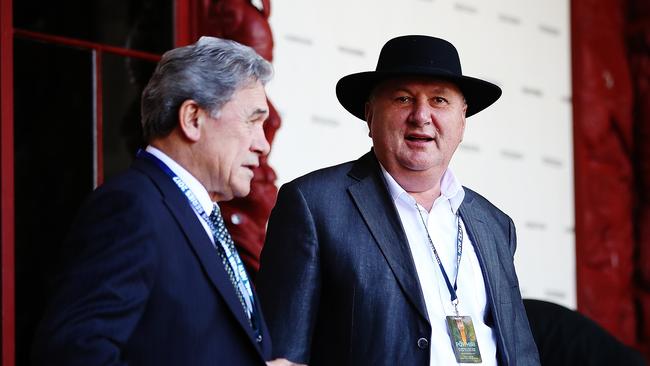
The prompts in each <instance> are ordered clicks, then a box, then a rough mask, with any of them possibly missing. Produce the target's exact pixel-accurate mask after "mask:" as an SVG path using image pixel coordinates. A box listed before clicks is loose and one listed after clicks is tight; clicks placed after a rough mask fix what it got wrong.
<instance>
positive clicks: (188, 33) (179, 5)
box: [174, 0, 196, 47]
mask: <svg viewBox="0 0 650 366" xmlns="http://www.w3.org/2000/svg"><path fill="white" fill-rule="evenodd" d="M193 3H195V1H193V0H176V4H175V10H176V11H175V12H174V14H175V17H174V47H181V46H185V45H188V44H190V43H192V33H193V32H192V28H193V26H192V24H193V23H192V22H191V21H190V15H191V14H194V12H193V9H194V8H196V5H194V4H193ZM194 28H196V25H194Z"/></svg>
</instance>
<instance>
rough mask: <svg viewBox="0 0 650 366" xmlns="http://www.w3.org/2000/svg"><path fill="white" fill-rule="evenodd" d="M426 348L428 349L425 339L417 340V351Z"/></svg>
mask: <svg viewBox="0 0 650 366" xmlns="http://www.w3.org/2000/svg"><path fill="white" fill-rule="evenodd" d="M428 347H429V341H427V339H426V338H420V339H418V348H419V349H427V348H428Z"/></svg>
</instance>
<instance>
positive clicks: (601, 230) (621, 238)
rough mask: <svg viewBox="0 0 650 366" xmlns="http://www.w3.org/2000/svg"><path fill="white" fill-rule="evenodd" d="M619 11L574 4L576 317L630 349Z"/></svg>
mask: <svg viewBox="0 0 650 366" xmlns="http://www.w3.org/2000/svg"><path fill="white" fill-rule="evenodd" d="M624 5H625V3H624V2H622V1H619V0H576V1H572V2H571V14H572V18H571V23H572V32H571V33H572V57H573V62H572V63H573V64H572V69H573V114H574V117H573V118H574V130H573V132H574V158H575V159H574V169H575V200H576V201H575V212H576V260H577V263H576V277H577V300H578V309H579V310H580V311H581V312H582V313H584V314H585V315H587V316H588V317H590V318H592V319H594V320H595V321H596V322H598V323H599V324H600V325H602V326H603V327H604V328H605V329H607V330H608V331H609V332H610V333H612V334H613V335H614V336H616V337H617V338H618V339H619V340H621V341H623V342H624V343H626V344H628V345H635V344H636V342H637V335H636V330H637V327H636V326H637V318H636V315H637V314H636V310H635V302H634V279H633V274H634V227H633V223H634V218H633V212H634V203H635V198H636V197H635V193H634V188H635V186H634V185H635V182H634V180H635V177H634V169H633V164H632V161H631V153H632V151H633V148H634V143H633V130H632V127H633V117H632V103H633V94H632V86H631V81H630V74H629V69H628V59H627V54H626V46H625V41H624V40H625V37H624V34H625V13H624V10H625V9H624Z"/></svg>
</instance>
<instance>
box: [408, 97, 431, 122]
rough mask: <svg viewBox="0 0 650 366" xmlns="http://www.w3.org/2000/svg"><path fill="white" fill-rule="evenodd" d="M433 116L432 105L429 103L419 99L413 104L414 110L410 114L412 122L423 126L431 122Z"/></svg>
mask: <svg viewBox="0 0 650 366" xmlns="http://www.w3.org/2000/svg"><path fill="white" fill-rule="evenodd" d="M431 118H432V117H431V106H429V104H428V103H426V102H423V101H417V102H416V103H415V104H413V110H412V111H411V116H410V121H411V123H414V124H417V125H418V126H423V125H426V124H429V123H431Z"/></svg>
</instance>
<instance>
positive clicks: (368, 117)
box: [364, 102, 372, 138]
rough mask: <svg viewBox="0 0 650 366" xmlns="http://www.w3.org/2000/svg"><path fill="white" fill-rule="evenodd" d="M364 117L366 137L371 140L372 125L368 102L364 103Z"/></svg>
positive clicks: (370, 109)
mask: <svg viewBox="0 0 650 366" xmlns="http://www.w3.org/2000/svg"><path fill="white" fill-rule="evenodd" d="M364 115H365V116H366V123H367V124H368V137H370V138H372V129H371V128H370V123H372V108H371V106H370V102H366V105H365V111H364Z"/></svg>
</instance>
